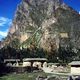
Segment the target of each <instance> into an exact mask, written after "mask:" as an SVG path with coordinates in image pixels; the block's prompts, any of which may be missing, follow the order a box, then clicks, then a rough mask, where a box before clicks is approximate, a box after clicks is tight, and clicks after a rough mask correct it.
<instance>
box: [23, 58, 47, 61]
mask: <svg viewBox="0 0 80 80" xmlns="http://www.w3.org/2000/svg"><path fill="white" fill-rule="evenodd" d="M23 61H47V59H46V58H24V59H23Z"/></svg>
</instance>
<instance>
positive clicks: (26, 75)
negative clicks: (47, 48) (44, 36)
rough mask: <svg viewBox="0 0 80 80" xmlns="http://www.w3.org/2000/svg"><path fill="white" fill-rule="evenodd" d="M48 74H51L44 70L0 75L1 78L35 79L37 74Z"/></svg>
mask: <svg viewBox="0 0 80 80" xmlns="http://www.w3.org/2000/svg"><path fill="white" fill-rule="evenodd" d="M39 75H40V76H47V75H50V74H46V73H43V72H38V73H22V74H8V75H5V76H2V77H0V80H35V79H36V77H37V76H39Z"/></svg>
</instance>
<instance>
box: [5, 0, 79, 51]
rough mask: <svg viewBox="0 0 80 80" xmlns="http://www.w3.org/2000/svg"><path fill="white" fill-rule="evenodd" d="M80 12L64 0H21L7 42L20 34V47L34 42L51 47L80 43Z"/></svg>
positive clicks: (37, 44)
mask: <svg viewBox="0 0 80 80" xmlns="http://www.w3.org/2000/svg"><path fill="white" fill-rule="evenodd" d="M79 32H80V16H79V14H78V13H77V12H76V11H74V10H73V9H72V8H70V7H68V6H67V5H66V4H65V3H64V2H63V0H22V2H21V3H20V4H19V5H18V7H17V10H16V14H15V16H14V19H13V23H12V25H11V28H10V30H9V33H8V36H7V38H6V39H5V41H4V42H5V43H6V42H7V43H8V44H10V42H11V41H12V40H14V39H15V38H17V39H18V40H19V41H20V47H24V48H26V47H28V46H30V45H31V44H32V43H34V44H36V46H38V47H42V48H44V49H46V50H48V51H50V50H56V49H58V48H59V45H61V46H68V45H69V44H72V46H73V47H78V48H79V47H80V45H79V44H80V38H79Z"/></svg>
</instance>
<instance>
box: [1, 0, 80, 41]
mask: <svg viewBox="0 0 80 80" xmlns="http://www.w3.org/2000/svg"><path fill="white" fill-rule="evenodd" d="M20 2H21V0H0V40H1V39H2V38H5V37H6V36H7V33H8V30H9V28H10V25H11V23H12V19H13V18H14V15H15V11H16V8H17V5H18V4H19V3H20ZM64 2H65V3H66V4H67V5H69V6H70V7H72V8H73V9H74V10H76V11H77V12H80V0H64Z"/></svg>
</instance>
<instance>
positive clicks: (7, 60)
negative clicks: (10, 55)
mask: <svg viewBox="0 0 80 80" xmlns="http://www.w3.org/2000/svg"><path fill="white" fill-rule="evenodd" d="M13 61H20V59H4V62H13Z"/></svg>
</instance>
